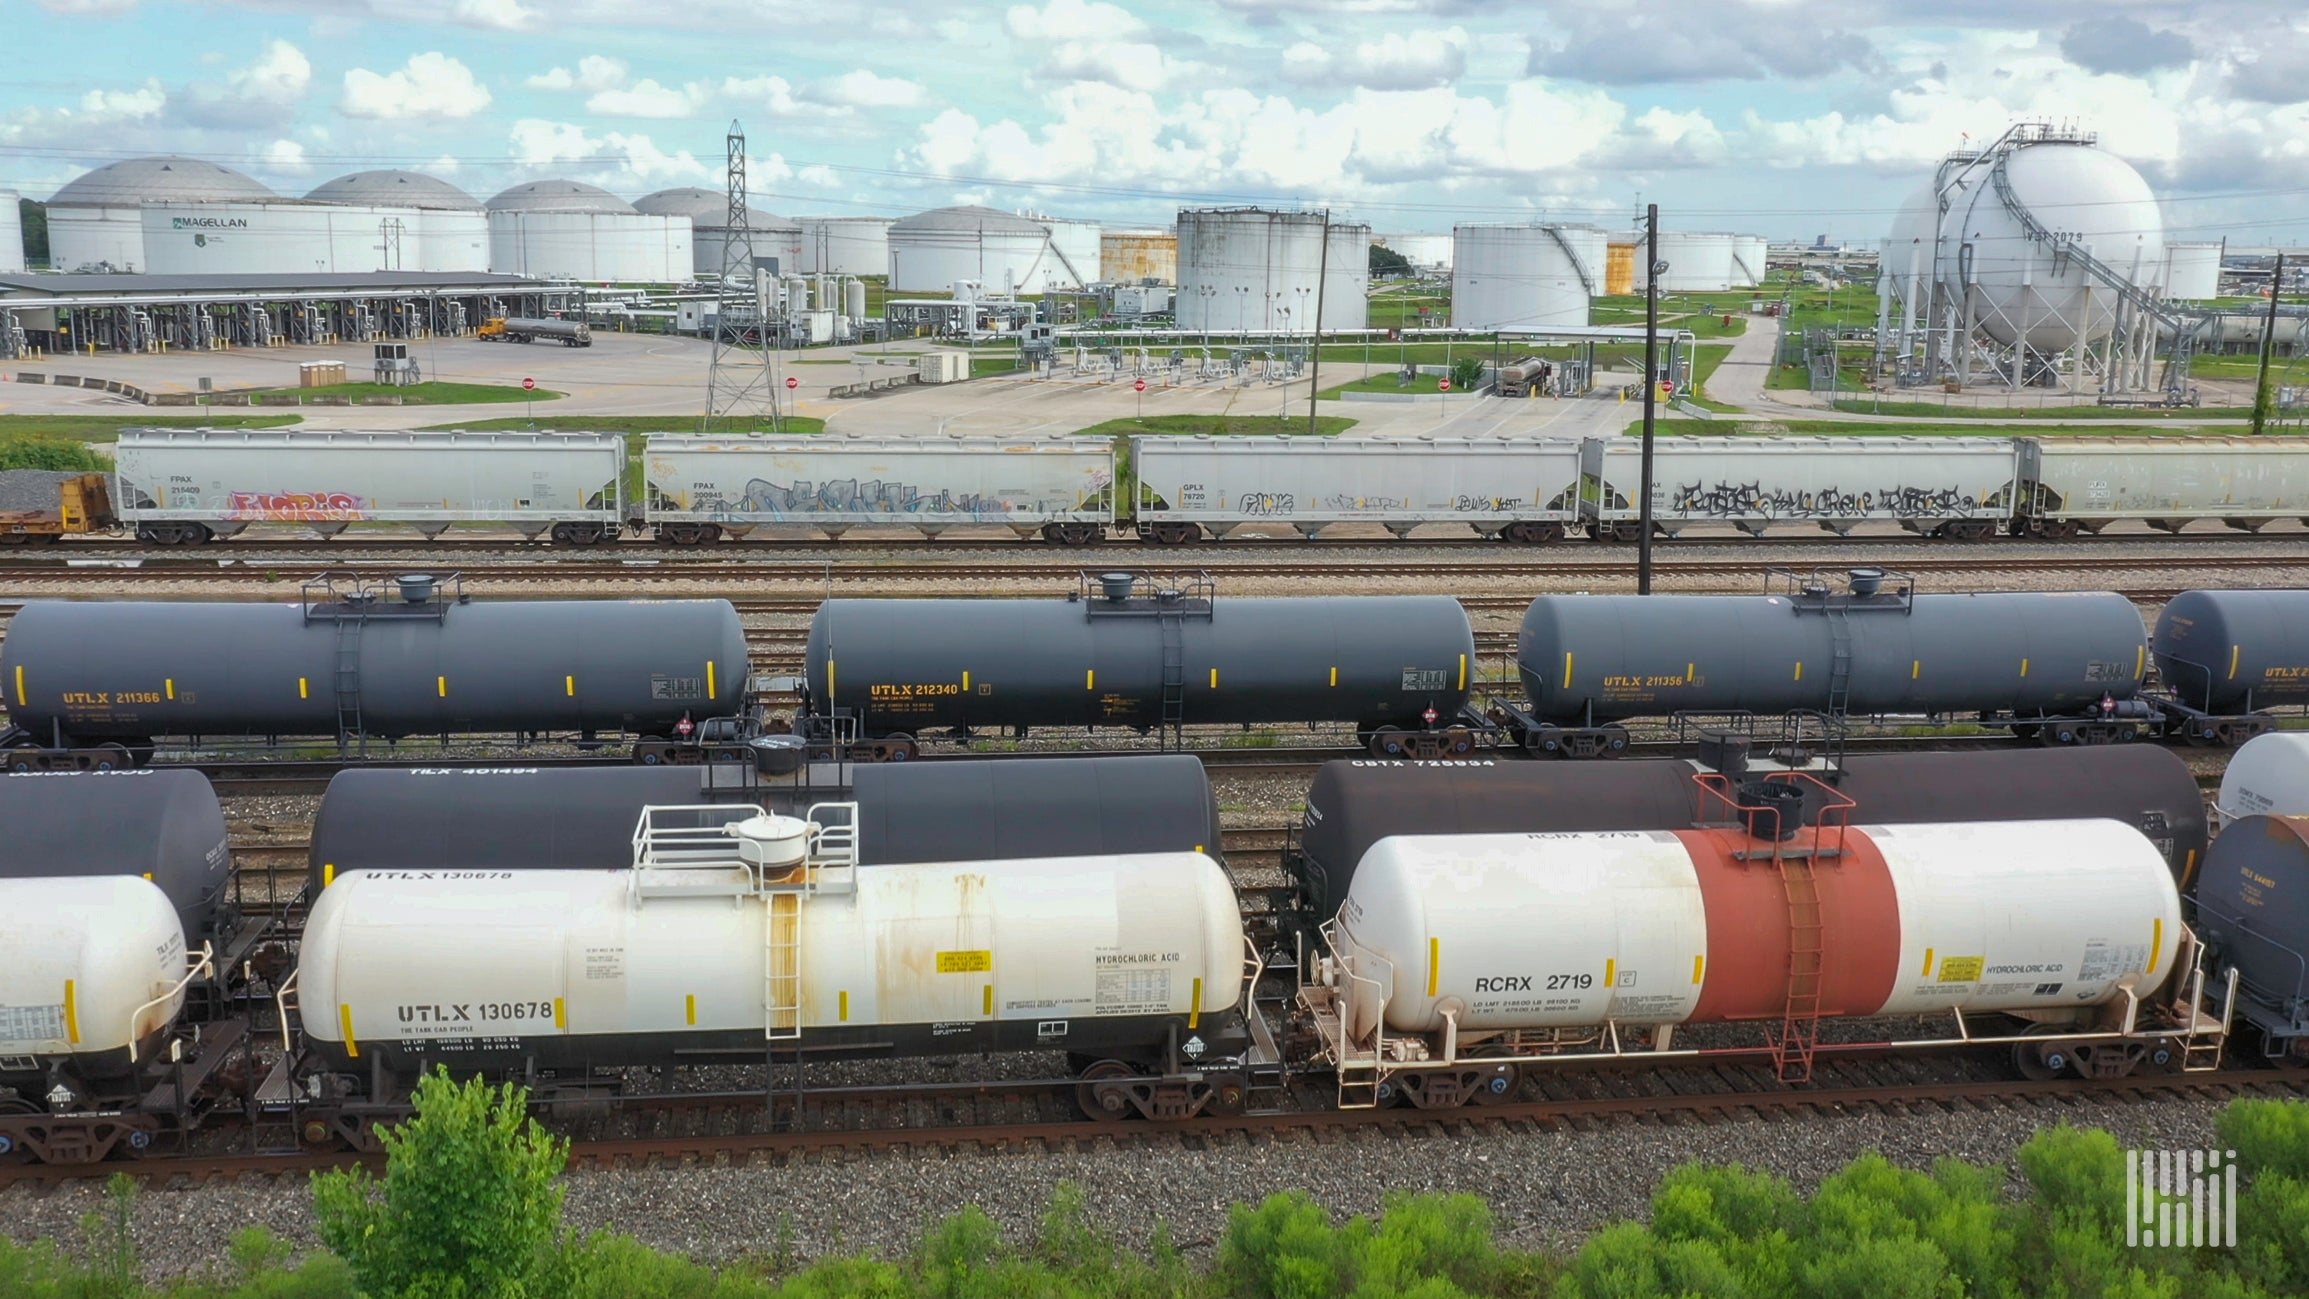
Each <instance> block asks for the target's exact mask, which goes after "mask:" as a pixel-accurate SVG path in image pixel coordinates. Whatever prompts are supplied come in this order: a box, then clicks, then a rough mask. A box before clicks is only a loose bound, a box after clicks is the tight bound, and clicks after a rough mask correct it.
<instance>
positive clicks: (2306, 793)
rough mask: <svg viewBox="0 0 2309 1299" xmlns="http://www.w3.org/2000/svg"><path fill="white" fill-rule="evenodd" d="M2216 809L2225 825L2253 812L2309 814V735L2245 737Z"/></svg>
mask: <svg viewBox="0 0 2309 1299" xmlns="http://www.w3.org/2000/svg"><path fill="white" fill-rule="evenodd" d="M2213 811H2214V812H2215V814H2216V815H2218V816H2219V817H2220V820H2221V823H2222V824H2223V825H2227V824H2228V823H2229V822H2231V821H2235V820H2238V819H2240V818H2243V817H2248V816H2300V815H2303V814H2309V734H2303V733H2302V732H2300V731H2270V732H2268V733H2267V734H2264V735H2256V736H2254V737H2253V738H2252V739H2250V740H2247V741H2245V743H2244V745H2243V746H2242V747H2240V748H2239V749H2238V750H2237V751H2236V753H2234V754H2232V755H2230V758H2229V765H2228V767H2227V768H2225V769H2224V770H2223V771H2222V772H2221V792H2220V794H2219V795H2217V796H2216V797H2215V799H2214V801H2213Z"/></svg>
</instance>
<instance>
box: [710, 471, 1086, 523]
mask: <svg viewBox="0 0 2309 1299" xmlns="http://www.w3.org/2000/svg"><path fill="white" fill-rule="evenodd" d="M1087 485H1088V488H1089V493H1088V495H1089V497H1090V498H1092V499H1095V498H1096V497H1097V495H1098V494H1099V493H1101V492H1104V491H1105V490H1106V488H1107V481H1106V476H1105V475H1104V474H1099V475H1093V476H1092V477H1091V478H1090V480H1089V481H1088V484H1087ZM1081 508H1083V502H1082V501H1080V500H1076V499H1074V498H1072V497H1066V498H1060V499H1056V500H1045V499H1042V498H1040V497H1038V496H1036V495H1034V493H1033V491H1032V489H1029V488H1023V487H1021V488H1012V489H1008V490H1004V489H1000V488H998V489H996V490H994V491H992V492H957V491H949V490H946V489H943V488H940V489H937V490H926V489H924V488H922V487H919V486H917V485H915V484H913V483H899V482H885V481H883V480H881V479H878V478H869V479H863V480H861V479H857V478H830V479H827V480H826V481H824V482H811V481H808V480H807V479H796V480H794V481H792V482H786V483H775V482H771V481H770V480H769V479H766V478H750V479H748V480H746V488H745V492H744V494H743V495H741V496H739V497H738V498H736V499H734V500H733V499H731V498H730V497H729V496H728V495H726V494H724V493H722V492H721V491H720V490H718V489H717V488H715V486H714V485H713V484H711V483H694V484H692V485H691V496H690V509H691V510H692V511H694V512H696V513H699V514H707V515H714V514H720V515H768V516H770V517H772V518H777V517H787V516H790V517H794V518H816V517H820V516H823V515H828V514H872V515H893V514H924V515H930V514H935V515H947V516H957V515H958V516H965V517H968V518H972V519H983V520H989V521H1001V520H1004V519H1007V518H1010V517H1012V516H1015V515H1018V514H1021V513H1025V514H1033V515H1044V514H1057V513H1063V512H1066V511H1070V510H1077V509H1081Z"/></svg>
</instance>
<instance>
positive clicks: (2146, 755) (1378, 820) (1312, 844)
mask: <svg viewBox="0 0 2309 1299" xmlns="http://www.w3.org/2000/svg"><path fill="white" fill-rule="evenodd" d="M1700 770H1702V768H1701V767H1700V766H1699V765H1698V764H1696V763H1692V762H1687V761H1683V760H1680V759H1674V758H1641V759H1629V760H1627V761H1622V762H1607V763H1590V764H1571V763H1553V762H1550V763H1534V762H1454V763H1406V762H1383V761H1375V760H1366V761H1337V762H1328V763H1325V764H1323V768H1322V770H1321V771H1319V772H1317V773H1316V775H1315V782H1314V784H1313V786H1312V787H1310V788H1309V789H1308V791H1307V812H1306V818H1305V822H1304V828H1302V829H1301V831H1300V833H1299V862H1298V865H1297V867H1296V873H1297V874H1298V875H1299V876H1300V879H1301V882H1302V883H1303V885H1304V886H1305V888H1306V892H1307V902H1308V905H1309V907H1310V908H1312V909H1313V911H1314V913H1315V915H1316V917H1317V918H1318V919H1322V920H1328V919H1330V918H1331V916H1332V915H1334V914H1335V913H1336V912H1337V911H1338V908H1339V903H1340V902H1341V901H1342V900H1343V899H1344V898H1345V897H1346V896H1347V891H1348V888H1349V886H1350V885H1351V884H1352V883H1353V880H1354V875H1355V868H1356V866H1357V864H1358V863H1360V862H1361V861H1362V860H1363V857H1364V854H1366V853H1367V852H1369V851H1370V850H1371V847H1372V845H1374V844H1376V843H1378V842H1379V841H1380V840H1381V839H1384V838H1387V837H1388V836H1390V835H1427V834H1534V833H1561V832H1566V831H1610V830H1677V829H1682V828H1684V827H1686V826H1689V825H1691V824H1692V821H1693V818H1694V816H1695V815H1696V814H1697V812H1698V810H1699V807H1698V802H1697V796H1698V791H1697V789H1696V787H1695V786H1694V784H1693V780H1692V778H1693V776H1694V774H1695V773H1697V772H1698V771H1700ZM1837 788H1838V789H1839V790H1840V791H1841V792H1842V793H1843V794H1844V796H1845V797H1847V798H1850V799H1851V800H1853V801H1854V802H1855V803H1857V804H1858V805H1859V806H1858V807H1856V808H1855V809H1854V810H1853V811H1852V812H1851V814H1850V816H1851V819H1852V820H1853V821H1854V822H1855V823H1857V822H1868V823H1925V822H1936V821H1947V820H1953V819H1962V820H1966V821H2028V820H2038V819H2046V818H2053V819H2065V818H2077V817H2107V818H2110V819H2112V820H2118V821H2123V822H2125V823H2126V824H2128V825H2130V826H2132V827H2134V828H2135V829H2137V830H2139V831H2140V832H2141V833H2142V834H2144V835H2145V836H2147V837H2148V838H2149V839H2150V840H2151V841H2152V842H2154V843H2155V844H2156V845H2157V847H2158V850H2159V851H2161V852H2163V853H2164V855H2165V860H2166V863H2167V864H2168V865H2169V866H2170V867H2171V869H2172V873H2173V876H2174V878H2175V879H2178V880H2181V881H2183V883H2184V884H2185V883H2186V882H2187V880H2188V878H2189V877H2190V875H2191V874H2192V873H2194V871H2195V870H2196V869H2197V867H2198V866H2199V865H2200V864H2201V863H2202V862H2203V860H2204V853H2205V844H2206V840H2207V834H2208V831H2207V828H2206V824H2205V805H2204V798H2203V795H2201V794H2200V793H2199V792H2198V790H2197V781H2196V777H2195V776H2194V775H2193V774H2191V773H2190V771H2189V767H2188V764H2187V763H2185V762H2183V761H2181V759H2180V758H2179V757H2177V756H2176V755H2174V754H2173V753H2171V752H2169V751H2167V750H2165V749H2159V748H2152V747H2148V746H2143V745H2125V746H2113V747H2095V748H2083V749H2057V750H2053V751H2051V752H2042V751H2037V750H2025V749H2024V750H2006V751H2002V752H1983V753H1883V754H1856V755H1854V756H1851V757H1848V758H1846V759H1845V760H1844V775H1843V777H1842V779H1841V780H1839V781H1838V782H1837ZM1816 802H1817V800H1815V804H1816ZM1807 811H1808V813H1810V814H1812V815H1817V806H1816V805H1815V806H1813V807H1809V808H1807Z"/></svg>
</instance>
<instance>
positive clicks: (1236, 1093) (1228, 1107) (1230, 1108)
mask: <svg viewBox="0 0 2309 1299" xmlns="http://www.w3.org/2000/svg"><path fill="white" fill-rule="evenodd" d="M1209 1081H1210V1087H1211V1098H1210V1101H1209V1103H1208V1104H1207V1105H1205V1106H1204V1112H1205V1113H1207V1114H1213V1115H1216V1116H1218V1117H1219V1118H1224V1119H1231V1118H1233V1117H1235V1116H1236V1115H1238V1114H1241V1113H1242V1112H1243V1109H1244V1107H1245V1105H1247V1104H1248V1103H1249V1101H1250V1098H1251V1086H1250V1084H1249V1083H1248V1082H1245V1081H1244V1080H1243V1079H1242V1078H1241V1077H1240V1076H1238V1075H1235V1074H1231V1073H1228V1074H1215V1075H1213V1076H1212V1077H1211V1078H1210V1080H1209Z"/></svg>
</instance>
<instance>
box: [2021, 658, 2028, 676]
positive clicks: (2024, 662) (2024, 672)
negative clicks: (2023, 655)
mask: <svg viewBox="0 0 2309 1299" xmlns="http://www.w3.org/2000/svg"><path fill="white" fill-rule="evenodd" d="M2020 674H2021V675H2022V676H2024V677H2025V676H2027V675H2028V660H2027V659H2022V660H2021V661H2020Z"/></svg>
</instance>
